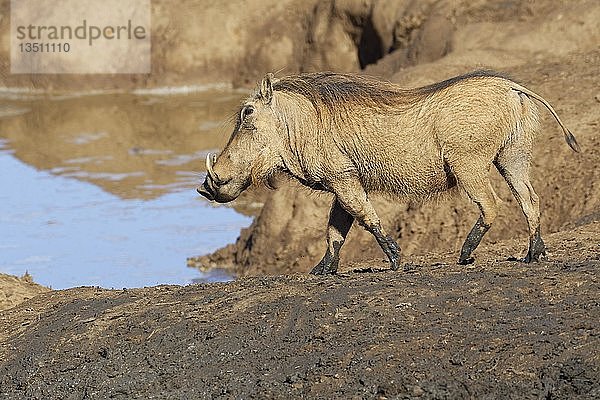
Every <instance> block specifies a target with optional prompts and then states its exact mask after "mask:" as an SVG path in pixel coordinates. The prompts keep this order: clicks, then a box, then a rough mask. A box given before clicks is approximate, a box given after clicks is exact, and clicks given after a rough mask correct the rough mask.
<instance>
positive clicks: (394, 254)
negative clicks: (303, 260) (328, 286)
mask: <svg viewBox="0 0 600 400" xmlns="http://www.w3.org/2000/svg"><path fill="white" fill-rule="evenodd" d="M331 186H332V188H333V191H334V193H335V195H336V197H337V200H336V202H335V204H334V207H333V208H332V215H333V212H334V209H335V208H336V207H337V206H336V205H337V204H339V206H340V208H341V209H343V210H345V211H346V213H347V214H349V215H350V216H352V217H354V219H356V220H357V221H358V223H359V224H360V225H361V226H363V227H364V228H365V229H366V230H367V231H369V232H371V234H372V235H373V236H375V239H376V240H377V243H378V244H379V246H380V247H381V249H382V250H383V252H384V253H385V255H386V256H387V257H388V259H389V260H390V266H391V268H392V269H393V270H394V271H395V270H397V269H398V267H399V265H398V261H399V260H400V248H399V247H398V244H396V242H395V241H394V239H392V238H391V237H389V236H387V234H386V233H385V231H384V229H383V228H382V227H381V221H380V220H379V217H378V216H377V213H376V212H375V209H374V208H373V205H372V204H371V202H370V201H369V198H368V197H367V193H366V192H365V190H364V189H363V187H362V185H361V184H360V181H358V179H346V180H343V181H339V182H336V183H335V184H332V185H331ZM330 226H331V216H330ZM349 229H350V226H348V230H349ZM329 231H330V230H329V229H328V232H329ZM346 233H347V232H346ZM345 237H346V235H345V234H344V238H345ZM338 243H339V244H338V245H337V248H336V245H335V242H331V244H330V242H329V235H328V250H327V251H328V252H329V251H330V249H332V250H333V251H332V252H331V254H332V256H333V255H337V257H338V258H337V259H335V262H336V264H335V269H334V270H333V271H330V272H320V271H321V270H322V269H321V264H322V263H324V262H325V263H326V260H327V258H328V254H327V253H325V257H323V260H321V262H320V263H319V264H318V265H317V266H316V267H315V268H314V269H313V271H312V273H315V274H319V273H335V271H336V270H337V262H338V260H339V248H340V247H341V246H342V244H343V240H342V241H338Z"/></svg>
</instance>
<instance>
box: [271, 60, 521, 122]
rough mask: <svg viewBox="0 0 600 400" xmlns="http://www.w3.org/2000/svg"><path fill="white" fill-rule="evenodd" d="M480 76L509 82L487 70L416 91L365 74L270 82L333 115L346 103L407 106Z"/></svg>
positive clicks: (327, 74) (322, 74)
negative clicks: (418, 98) (418, 99)
mask: <svg viewBox="0 0 600 400" xmlns="http://www.w3.org/2000/svg"><path fill="white" fill-rule="evenodd" d="M481 77H496V78H502V79H508V80H511V79H510V78H509V77H507V76H506V75H503V74H500V73H498V72H494V71H490V70H478V71H474V72H470V73H468V74H464V75H459V76H456V77H454V78H450V79H447V80H445V81H442V82H437V83H434V84H431V85H428V86H424V87H421V88H416V89H403V88H401V87H400V86H398V85H396V84H393V83H391V82H388V81H384V80H381V79H378V78H375V77H371V76H368V75H357V74H336V73H333V72H316V73H308V74H300V75H293V76H286V77H283V78H280V79H278V80H275V81H274V82H273V90H275V91H281V92H288V93H295V94H298V95H301V96H304V97H305V98H306V99H308V100H309V101H310V102H311V103H312V105H313V106H314V108H315V110H316V111H317V113H320V110H322V109H323V107H325V108H326V109H327V110H328V111H330V112H333V111H334V110H335V109H336V108H337V107H339V106H341V105H346V104H349V103H354V104H359V105H362V106H366V107H372V108H390V107H398V106H400V105H401V104H406V103H408V104H410V103H412V102H413V101H414V100H415V97H421V96H427V95H430V94H432V93H436V92H439V91H441V90H444V89H446V88H448V87H450V86H452V85H454V84H456V83H457V82H460V81H464V80H467V79H473V78H481Z"/></svg>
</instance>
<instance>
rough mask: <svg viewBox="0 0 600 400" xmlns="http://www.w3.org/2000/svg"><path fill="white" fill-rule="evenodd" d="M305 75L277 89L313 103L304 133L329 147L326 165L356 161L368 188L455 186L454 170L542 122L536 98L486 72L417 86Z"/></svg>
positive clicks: (417, 192)
mask: <svg viewBox="0 0 600 400" xmlns="http://www.w3.org/2000/svg"><path fill="white" fill-rule="evenodd" d="M301 77H302V78H301V79H299V78H294V79H288V80H285V79H284V80H282V81H280V82H278V83H276V84H275V86H274V87H275V88H276V90H282V91H289V92H292V93H296V94H300V95H301V96H304V97H305V98H307V99H308V100H309V101H310V103H311V104H312V105H313V107H314V109H315V111H316V113H317V115H318V119H315V127H314V128H313V129H314V131H315V132H307V133H306V134H307V136H308V138H310V137H312V135H315V134H316V135H317V136H319V140H317V142H318V143H320V144H324V146H325V148H326V149H327V150H326V151H327V152H328V153H329V156H328V161H329V162H330V163H332V164H333V166H331V165H330V166H329V168H327V169H331V168H333V169H334V171H332V172H337V171H335V166H336V165H342V166H344V168H345V169H348V164H350V165H352V166H353V167H354V168H355V171H356V173H358V174H359V176H360V179H361V182H363V185H364V186H365V189H367V190H368V191H379V192H386V193H389V194H398V195H412V196H428V195H430V194H433V193H437V192H441V191H444V190H447V189H448V188H451V187H453V186H454V185H455V184H456V177H455V176H454V173H453V171H454V170H456V169H462V168H468V167H469V166H470V165H474V164H478V165H481V166H483V165H489V164H490V163H491V161H492V160H493V158H494V157H495V155H496V154H497V153H498V150H499V149H500V148H501V147H502V146H503V145H505V144H506V143H508V142H510V141H511V140H513V139H514V138H518V137H521V138H522V139H527V138H523V136H524V135H532V134H533V132H534V131H535V129H536V126H537V125H536V124H537V109H536V106H535V105H534V103H533V102H532V101H531V100H530V99H529V98H528V97H527V96H522V95H520V94H519V92H518V91H516V90H514V88H513V82H512V81H510V80H507V79H506V78H504V77H502V76H499V75H497V74H492V73H488V72H477V73H473V74H470V75H464V76H461V77H457V78H453V79H451V80H448V81H444V82H440V83H436V84H433V85H430V86H426V87H422V88H417V89H403V88H400V87H399V86H397V85H394V84H391V83H389V82H383V81H380V80H377V79H374V78H370V77H364V76H355V75H334V74H329V73H320V74H308V75H303V76H301ZM317 121H318V122H317ZM320 136H323V137H324V138H325V139H322V138H321V137H320ZM527 140H530V139H527ZM332 149H333V150H332ZM319 151H322V150H319Z"/></svg>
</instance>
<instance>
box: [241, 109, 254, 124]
mask: <svg viewBox="0 0 600 400" xmlns="http://www.w3.org/2000/svg"><path fill="white" fill-rule="evenodd" d="M252 114H254V107H253V106H250V105H248V106H245V107H244V108H242V112H241V118H242V121H243V120H244V119H246V117H248V116H250V115H252Z"/></svg>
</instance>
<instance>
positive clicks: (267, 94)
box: [197, 74, 285, 203]
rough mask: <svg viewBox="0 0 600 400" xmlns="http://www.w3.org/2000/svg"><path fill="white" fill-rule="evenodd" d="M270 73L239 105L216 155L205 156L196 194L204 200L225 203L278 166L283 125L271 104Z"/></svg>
mask: <svg viewBox="0 0 600 400" xmlns="http://www.w3.org/2000/svg"><path fill="white" fill-rule="evenodd" d="M272 79H273V75H272V74H268V75H267V76H266V77H265V78H264V79H263V81H262V82H261V84H260V86H259V88H258V90H257V91H256V93H255V94H254V95H253V96H251V97H249V98H248V99H247V100H246V101H245V102H244V103H243V105H242V108H241V109H240V112H239V115H238V117H237V123H236V127H235V129H234V131H233V133H232V134H231V138H230V139H229V142H228V143H227V146H225V149H223V151H222V152H221V154H219V156H218V157H217V156H216V155H215V154H208V156H207V157H206V171H207V173H206V179H205V180H204V183H203V184H202V186H200V187H198V189H197V190H198V193H200V194H201V195H202V196H204V197H206V198H207V199H208V200H214V201H216V202H219V203H227V202H229V201H232V200H234V199H235V198H237V197H238V196H239V195H240V193H242V192H243V191H244V190H245V189H246V188H248V186H250V184H251V183H252V182H263V181H267V180H268V179H269V177H270V176H271V175H272V174H273V172H275V171H277V170H278V169H280V167H282V162H281V155H280V154H281V152H280V151H279V149H280V148H281V147H282V144H283V143H282V142H283V141H284V137H285V136H284V135H283V125H282V122H281V121H280V119H278V118H277V115H276V113H275V112H274V108H273V106H272V100H273V83H272Z"/></svg>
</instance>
